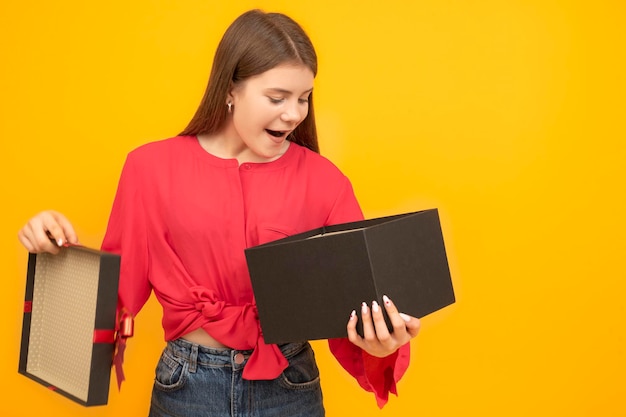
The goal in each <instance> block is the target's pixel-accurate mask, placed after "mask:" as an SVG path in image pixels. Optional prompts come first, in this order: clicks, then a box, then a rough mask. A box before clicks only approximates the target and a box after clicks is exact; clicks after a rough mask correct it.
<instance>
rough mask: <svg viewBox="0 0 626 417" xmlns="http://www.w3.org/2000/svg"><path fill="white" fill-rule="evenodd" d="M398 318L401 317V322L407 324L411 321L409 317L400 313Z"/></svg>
mask: <svg viewBox="0 0 626 417" xmlns="http://www.w3.org/2000/svg"><path fill="white" fill-rule="evenodd" d="M400 317H402V320H404V321H406V322H407V323H408V322H410V321H411V317H409V316H407V315H406V314H404V313H400Z"/></svg>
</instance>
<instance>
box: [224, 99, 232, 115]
mask: <svg viewBox="0 0 626 417" xmlns="http://www.w3.org/2000/svg"><path fill="white" fill-rule="evenodd" d="M226 105H227V106H228V113H232V112H233V103H231V102H230V101H229V102H228V103H226Z"/></svg>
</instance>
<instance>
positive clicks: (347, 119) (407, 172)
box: [0, 0, 626, 417]
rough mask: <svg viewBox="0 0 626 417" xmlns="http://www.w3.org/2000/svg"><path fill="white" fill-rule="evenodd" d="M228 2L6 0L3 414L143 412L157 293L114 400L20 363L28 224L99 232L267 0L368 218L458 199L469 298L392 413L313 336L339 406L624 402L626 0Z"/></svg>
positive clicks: (485, 411)
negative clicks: (124, 172)
mask: <svg viewBox="0 0 626 417" xmlns="http://www.w3.org/2000/svg"><path fill="white" fill-rule="evenodd" d="M230 3H231V2H228V1H201V0H186V1H180V0H161V1H157V0H135V1H126V0H124V1H122V0H111V1H107V2H85V1H78V0H73V1H70V0H66V1H42V0H35V1H27V2H17V1H12V2H10V1H3V2H2V3H0V140H1V142H0V155H1V158H2V159H1V160H2V164H0V175H1V177H2V182H1V185H0V186H1V187H2V189H1V196H2V208H3V210H2V213H3V214H2V217H1V218H2V220H1V221H2V225H1V228H0V231H1V233H2V235H1V238H0V253H1V256H2V262H1V263H0V269H1V271H0V277H1V279H2V291H1V292H0V293H1V295H0V297H1V301H0V317H2V336H3V337H2V340H3V343H2V344H1V345H0V346H1V347H0V349H1V351H0V358H1V359H0V374H1V375H2V378H0V381H1V382H0V392H1V393H2V401H0V414H1V415H2V416H7V417H14V416H36V415H54V416H68V415H71V416H143V415H146V413H147V407H148V403H149V395H150V390H151V384H152V375H153V369H154V365H155V363H156V360H157V357H158V355H159V352H160V349H161V347H162V345H163V341H162V333H161V330H160V308H159V307H158V305H156V303H154V302H153V301H151V302H150V303H149V305H148V306H147V307H146V308H145V310H144V311H143V312H142V314H141V315H140V317H139V319H138V323H137V334H136V337H135V339H134V340H132V343H131V344H130V346H129V348H128V352H127V353H128V354H127V363H126V374H127V379H128V380H127V382H126V383H125V385H124V386H123V388H122V391H121V393H118V391H117V389H116V388H115V386H114V385H113V384H112V386H111V395H110V401H109V405H108V406H106V407H95V408H84V407H82V406H79V405H76V404H74V403H73V402H71V401H69V400H67V399H66V398H64V397H62V396H60V395H58V394H54V393H52V392H49V391H48V390H46V389H45V388H43V387H42V386H40V385H38V384H36V383H34V382H33V381H31V380H29V379H27V378H25V377H23V376H21V375H19V374H18V373H17V362H18V356H19V337H20V332H21V320H22V307H23V297H24V284H25V275H26V260H27V254H26V252H25V250H24V249H23V248H22V247H21V246H20V245H19V243H18V242H17V239H16V233H17V230H18V229H19V228H20V227H21V226H22V225H23V224H24V223H25V222H26V221H27V219H28V218H30V217H31V216H32V215H33V214H35V213H36V212H37V211H39V210H42V209H46V208H53V209H57V210H60V211H62V212H64V213H65V214H67V216H68V217H69V218H70V219H72V221H73V223H74V224H75V226H76V228H77V230H78V232H79V235H80V238H81V240H82V242H83V243H84V244H87V245H90V246H98V245H99V244H100V241H101V238H102V235H103V232H104V228H105V225H106V220H107V216H108V211H109V208H110V204H111V201H112V198H113V193H114V190H115V186H116V182H117V178H118V176H119V172H120V168H121V165H122V163H123V160H124V157H125V155H126V153H127V152H128V151H130V150H131V149H132V148H134V147H136V146H137V145H139V144H142V143H145V142H148V141H152V140H156V139H161V138H165V137H169V136H172V135H175V134H176V133H177V132H179V131H180V130H182V128H183V127H184V126H185V125H186V123H187V121H188V120H189V119H190V117H191V116H192V114H193V112H194V110H195V108H196V106H197V104H198V102H199V100H200V98H201V95H202V93H203V91H204V87H205V85H206V80H207V78H208V71H209V68H210V64H211V61H212V57H213V52H214V48H215V46H216V44H217V42H218V40H219V38H220V36H221V34H222V33H223V31H224V29H225V28H226V27H227V25H228V24H229V23H230V22H231V21H232V20H233V19H234V18H235V17H236V16H237V15H239V14H240V13H241V12H243V11H244V10H246V9H248V8H252V7H261V8H264V9H266V10H272V11H274V10H276V11H282V12H286V13H287V14H290V15H291V16H293V17H294V18H295V19H296V20H298V21H299V22H301V24H302V25H303V26H304V27H305V29H306V30H307V31H308V32H309V34H310V36H311V38H312V40H313V42H314V44H315V45H316V48H317V51H318V54H319V61H320V72H319V75H318V78H317V80H316V87H315V88H316V91H315V99H316V106H317V109H316V110H317V116H318V121H319V131H320V136H321V146H322V152H323V153H324V154H325V155H326V156H328V157H329V158H330V159H331V160H333V161H334V162H335V163H336V164H337V165H338V166H339V167H340V168H341V169H342V170H344V172H345V173H346V174H347V175H348V176H349V177H350V178H351V179H352V181H353V184H354V187H355V190H356V193H357V195H358V197H359V199H360V201H361V203H362V206H363V209H364V211H365V213H366V216H367V217H375V216H379V215H386V214H394V213H400V212H407V211H414V210H420V209H425V208H431V207H438V208H439V210H440V214H441V217H442V224H443V228H444V235H445V238H446V244H447V249H448V255H449V259H450V267H451V271H452V274H453V281H454V285H455V289H456V292H457V297H458V302H457V303H456V304H455V305H453V306H451V307H448V308H446V309H444V310H442V311H440V312H437V313H435V314H433V315H431V316H429V317H426V318H425V319H424V320H423V329H422V333H421V334H420V336H419V337H418V338H417V339H416V340H415V341H414V342H413V343H412V353H413V360H412V363H411V367H410V370H409V371H408V373H407V374H406V376H405V378H404V379H403V380H402V381H401V382H400V384H399V391H400V396H399V397H398V398H396V397H392V398H391V401H390V403H389V404H388V405H387V407H385V408H384V409H383V410H382V411H379V410H378V409H377V407H376V405H375V402H374V399H373V397H372V396H371V395H369V394H367V393H364V392H362V391H361V390H360V388H358V387H357V386H356V383H355V382H354V381H353V380H352V379H351V378H350V377H349V376H347V374H346V373H345V372H343V371H342V370H341V369H340V368H339V366H338V365H337V364H336V362H335V361H334V359H333V358H332V357H331V356H330V355H329V353H328V350H327V348H326V345H325V344H324V343H319V342H316V343H315V348H316V352H317V355H318V358H319V365H320V367H321V371H322V378H323V387H324V390H325V399H326V401H325V403H326V407H327V410H328V415H329V416H331V417H335V416H348V415H349V416H356V415H360V416H377V415H380V416H383V415H384V416H430V417H434V416H451V415H459V416H463V415H472V416H473V415H476V416H485V415H488V416H528V415H534V416H625V415H626V402H625V401H624V398H625V397H626V379H625V375H626V352H625V350H626V341H625V336H624V335H625V317H626V311H625V308H624V305H625V303H624V297H625V296H626V283H625V279H624V278H625V277H626V273H625V272H624V270H625V269H624V257H625V256H624V255H625V253H624V252H625V247H626V245H625V243H624V236H625V235H626V221H625V220H624V213H625V211H626V203H625V197H624V191H625V190H624V188H625V187H624V180H625V179H626V178H625V170H624V158H625V157H626V145H625V144H624V142H625V139H626V138H625V136H626V135H625V131H626V129H625V127H624V120H625V117H624V116H625V114H624V113H625V110H626V106H625V104H624V103H625V95H626V94H625V93H626V82H625V81H624V73H625V72H626V62H625V61H626V59H625V53H624V51H625V46H624V45H625V44H626V43H625V41H626V36H625V31H624V29H623V23H624V19H625V18H626V13H625V9H626V6H625V5H624V3H623V2H622V1H618V0H615V1H610V0H596V1H593V2H580V1H567V0H562V1H555V0H526V1H522V0H509V1H500V0H492V1H489V0H476V1H461V0H459V1H441V0H418V1H405V2H402V1H394V0H389V1H386V2H379V1H356V0H355V1H325V0H324V1H322V0H320V1H316V2H301V3H299V2H293V1H279V0H275V1H271V0H267V1H237V2H234V3H236V5H232V4H230ZM68 354H71V351H70V352H68Z"/></svg>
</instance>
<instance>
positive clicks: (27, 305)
mask: <svg viewBox="0 0 626 417" xmlns="http://www.w3.org/2000/svg"><path fill="white" fill-rule="evenodd" d="M32 312H33V302H32V301H24V313H32Z"/></svg>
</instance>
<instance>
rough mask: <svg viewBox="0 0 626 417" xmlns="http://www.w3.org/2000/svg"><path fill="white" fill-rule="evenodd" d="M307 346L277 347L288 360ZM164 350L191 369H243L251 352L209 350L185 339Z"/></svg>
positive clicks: (288, 345) (169, 344) (286, 345)
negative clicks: (189, 365)
mask: <svg viewBox="0 0 626 417" xmlns="http://www.w3.org/2000/svg"><path fill="white" fill-rule="evenodd" d="M308 344H309V343H308V342H294V343H285V344H280V345H278V348H279V349H280V351H281V352H282V354H283V355H284V356H285V358H287V359H289V358H290V357H292V356H295V355H296V354H298V353H299V352H301V351H302V350H303V349H304V348H305V347H306V346H308ZM165 349H166V350H167V351H169V352H170V353H171V354H172V355H173V356H175V357H178V358H181V359H184V360H187V361H189V362H190V364H191V368H192V369H193V368H195V367H196V365H199V366H232V367H233V368H243V367H244V366H245V364H246V362H247V361H248V359H249V358H250V355H251V354H252V352H253V351H252V350H251V349H250V350H237V349H229V348H211V347H207V346H203V345H199V344H197V343H192V342H189V341H187V340H185V339H176V340H172V341H168V342H167V346H166V348H165ZM242 358H243V361H242Z"/></svg>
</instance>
